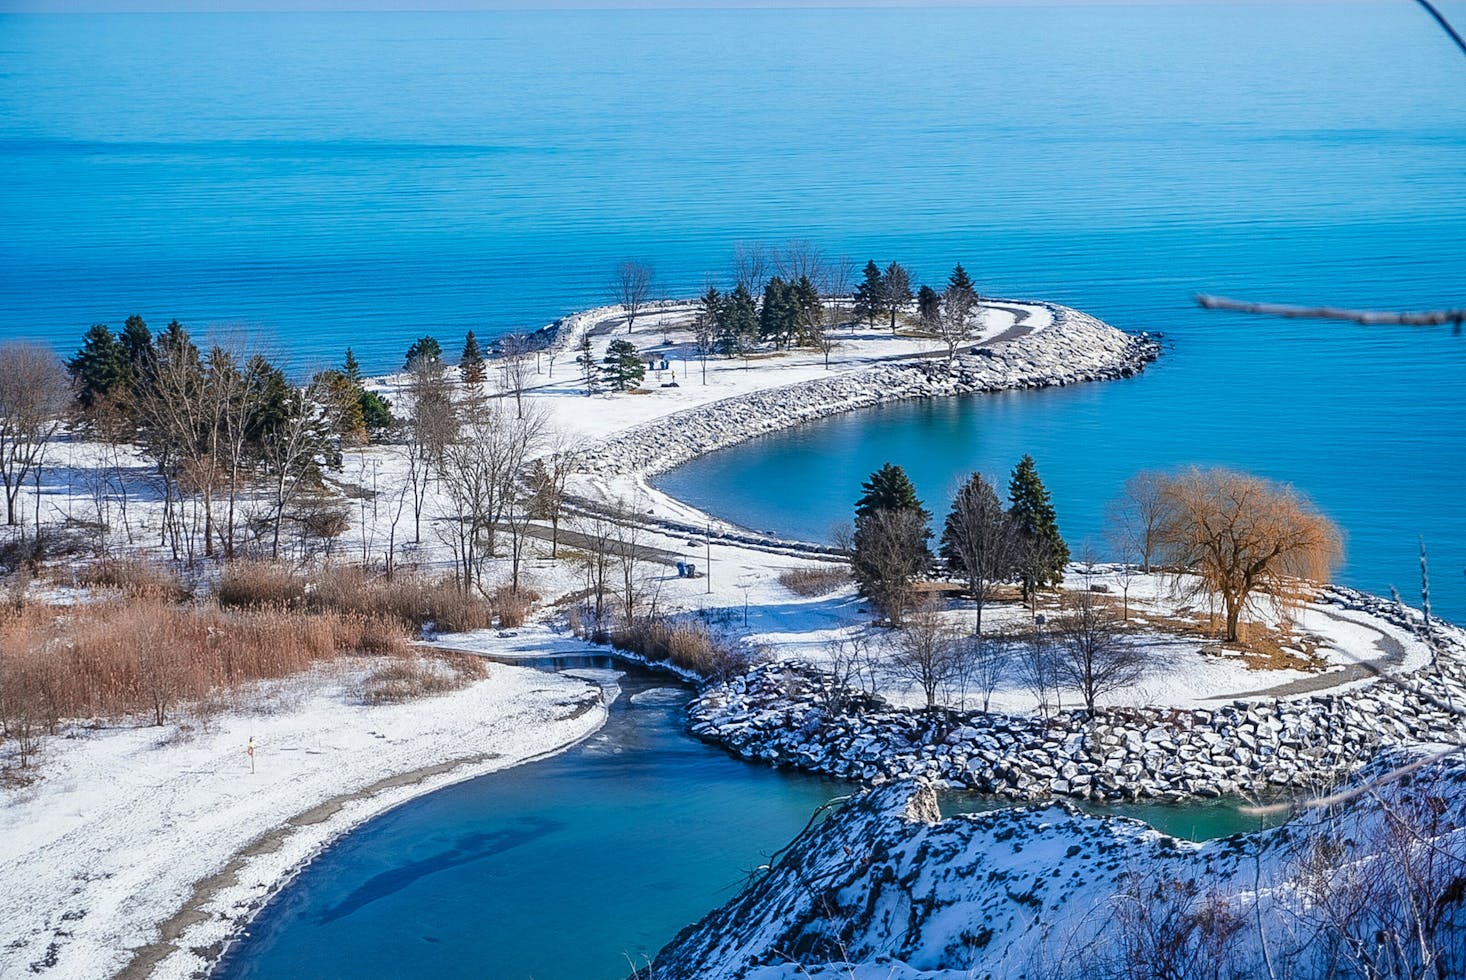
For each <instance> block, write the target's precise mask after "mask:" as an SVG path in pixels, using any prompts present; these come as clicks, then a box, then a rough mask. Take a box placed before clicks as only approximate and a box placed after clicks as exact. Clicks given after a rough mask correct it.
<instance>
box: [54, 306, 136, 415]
mask: <svg viewBox="0 0 1466 980" xmlns="http://www.w3.org/2000/svg"><path fill="white" fill-rule="evenodd" d="M66 367H67V370H68V371H70V372H71V378H72V381H73V382H74V383H75V385H76V399H77V401H79V402H80V403H81V405H82V407H83V408H91V407H92V406H93V405H95V404H96V403H97V402H98V401H99V400H100V399H103V398H105V397H107V396H108V395H111V394H114V393H118V392H120V391H121V390H122V389H123V388H125V387H127V385H128V384H129V382H130V381H131V378H132V370H131V366H130V365H129V363H128V360H127V348H126V347H124V346H123V344H122V341H120V340H118V338H117V335H116V334H114V333H113V332H112V331H111V329H110V328H108V326H107V325H106V324H105V323H97V324H93V325H92V328H91V329H90V330H88V331H87V332H86V336H84V337H83V338H82V342H81V349H80V350H78V351H77V352H76V356H75V357H73V358H72V359H71V360H69V361H67V362H66Z"/></svg>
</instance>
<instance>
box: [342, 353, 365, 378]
mask: <svg viewBox="0 0 1466 980" xmlns="http://www.w3.org/2000/svg"><path fill="white" fill-rule="evenodd" d="M341 373H342V374H343V375H345V376H346V380H347V381H350V382H351V383H352V384H354V385H359V384H361V365H360V364H358V363H356V355H355V354H353V353H352V352H351V348H350V347H348V348H346V359H345V360H343V361H342V362H341Z"/></svg>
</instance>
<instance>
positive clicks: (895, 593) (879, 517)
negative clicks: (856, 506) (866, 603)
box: [850, 509, 931, 625]
mask: <svg viewBox="0 0 1466 980" xmlns="http://www.w3.org/2000/svg"><path fill="white" fill-rule="evenodd" d="M928 533H929V532H928V531H927V528H926V519H925V515H924V514H921V513H918V512H916V511H913V510H909V509H897V510H876V511H872V512H871V513H870V514H867V515H864V516H861V517H859V518H858V519H857V522H856V528H855V535H854V545H855V552H854V554H853V555H852V556H851V560H850V567H851V571H852V573H853V574H854V575H855V579H856V581H857V582H859V583H860V588H861V592H862V593H863V594H864V595H865V596H866V598H868V599H869V600H870V601H871V604H872V605H873V606H874V607H875V608H876V611H877V612H878V613H879V614H880V615H881V616H884V617H885V618H886V619H887V620H888V621H890V622H891V623H892V624H893V625H900V623H901V619H902V616H903V615H904V613H905V611H906V609H907V608H908V607H909V606H910V605H911V602H912V595H913V591H912V589H913V586H914V584H915V581H916V578H917V577H918V576H919V575H921V574H923V573H924V572H925V571H926V570H927V567H928V566H929V565H930V563H931V553H930V552H929V551H928V550H927V545H926V538H927V535H928Z"/></svg>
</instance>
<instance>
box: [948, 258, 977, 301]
mask: <svg viewBox="0 0 1466 980" xmlns="http://www.w3.org/2000/svg"><path fill="white" fill-rule="evenodd" d="M947 288H948V289H965V290H967V292H968V293H970V294H971V295H972V298H973V299H976V298H977V287H976V286H974V285H973V284H972V277H971V276H969V275H968V274H967V270H966V269H964V268H962V263H961V262H958V263H957V265H956V266H955V267H954V268H953V269H952V274H951V275H950V276H948V277H947Z"/></svg>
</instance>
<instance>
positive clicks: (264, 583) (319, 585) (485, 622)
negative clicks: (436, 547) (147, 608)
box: [219, 562, 494, 632]
mask: <svg viewBox="0 0 1466 980" xmlns="http://www.w3.org/2000/svg"><path fill="white" fill-rule="evenodd" d="M219 602H220V603H221V604H222V605H226V606H238V607H242V608H261V607H273V608H281V607H284V608H305V609H309V610H312V611H315V612H323V613H324V612H333V613H343V614H350V615H357V616H368V617H387V618H390V619H393V620H395V621H397V622H399V623H401V624H402V625H403V626H407V627H420V626H425V625H428V624H432V625H433V626H435V627H436V628H437V629H439V630H444V631H447V632H461V631H463V630H474V629H485V628H487V627H488V626H489V625H491V624H492V622H493V612H494V610H493V609H492V608H491V607H490V606H489V604H488V603H485V602H484V601H483V600H481V599H478V598H475V597H473V596H465V595H463V594H462V593H461V592H459V590H458V588H457V586H455V585H454V584H453V582H452V580H451V579H430V578H427V577H426V576H423V575H418V574H413V573H406V572H403V573H399V574H397V575H395V576H394V577H392V578H391V579H388V578H387V577H386V576H385V575H379V574H376V573H374V572H370V571H367V570H365V569H363V568H360V567H358V566H355V565H324V566H322V567H320V568H317V569H312V570H310V571H309V572H307V571H302V570H300V569H296V568H293V567H291V566H289V565H284V564H281V563H277V562H235V563H233V564H231V565H229V566H228V567H227V568H226V569H225V570H224V574H223V576H222V577H221V580H220V583H219Z"/></svg>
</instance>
